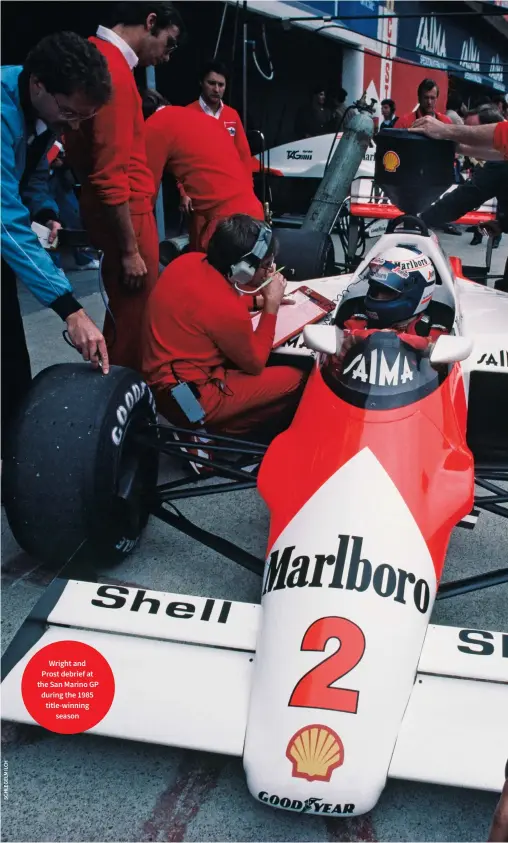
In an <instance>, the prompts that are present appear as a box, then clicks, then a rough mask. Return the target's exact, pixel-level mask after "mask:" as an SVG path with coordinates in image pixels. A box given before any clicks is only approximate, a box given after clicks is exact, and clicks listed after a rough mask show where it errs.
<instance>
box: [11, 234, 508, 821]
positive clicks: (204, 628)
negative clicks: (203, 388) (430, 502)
mask: <svg viewBox="0 0 508 843" xmlns="http://www.w3.org/2000/svg"><path fill="white" fill-rule="evenodd" d="M400 243H404V244H415V245H417V246H418V248H419V249H420V250H421V251H422V252H424V253H425V254H427V255H428V256H429V257H430V258H431V260H432V261H433V263H434V266H435V268H436V271H437V273H438V275H439V277H440V279H441V284H438V285H437V287H436V294H435V295H436V296H440V295H443V296H444V297H445V298H448V300H451V301H452V303H453V305H454V308H455V324H454V333H455V334H457V335H459V336H464V337H468V338H469V339H470V340H472V342H473V350H472V352H471V353H470V354H469V356H468V357H467V358H466V359H465V360H464V361H463V362H462V363H461V365H462V367H463V371H464V374H465V375H466V376H468V375H469V373H470V372H471V371H473V370H479V371H483V370H485V371H496V372H499V373H500V374H501V373H505V374H506V373H508V295H507V294H504V293H498V292H496V291H494V290H492V289H490V288H485V287H482V286H480V285H478V284H474V283H473V282H470V281H467V280H465V279H462V278H461V277H455V276H454V274H453V272H452V270H451V266H450V263H449V261H448V259H447V258H446V256H445V255H444V253H443V252H442V250H441V248H440V247H439V244H438V242H437V238H435V236H432V237H423V236H421V235H417V234H411V233H408V232H399V233H394V234H389V235H385V236H384V237H382V238H381V240H379V241H378V242H377V243H376V244H375V246H374V247H373V248H372V249H371V251H370V253H369V254H368V255H367V256H366V257H365V259H364V260H363V261H362V263H361V264H360V266H359V267H358V269H357V270H356V272H355V273H354V274H353V275H347V276H335V277H333V278H328V279H326V280H322V279H321V280H316V281H309V282H307V283H308V285H309V286H311V287H313V288H314V289H316V290H317V291H319V292H320V293H322V294H323V295H325V296H328V297H329V298H331V299H334V300H336V301H337V307H339V306H340V302H341V301H342V298H343V296H345V295H346V296H347V295H350V294H351V291H352V290H354V291H355V292H354V293H353V294H354V295H356V294H362V289H363V288H362V285H365V282H364V281H363V280H360V276H361V274H362V271H363V269H364V268H365V267H366V266H367V264H368V262H369V261H370V260H371V258H372V257H373V256H374V255H376V254H378V253H380V252H382V251H384V250H386V249H388V248H390V247H391V246H393V245H398V244H400ZM291 286H292V285H290V288H291ZM294 286H295V287H296V286H298V285H297V284H295V285H294ZM320 329H321V330H322V331H324V332H325V333H326V337H324V339H323V344H324V346H325V347H328V346H327V345H326V344H327V343H329V342H330V337H329V335H330V327H329V326H326V325H325V326H313V327H312V336H313V337H314V338H315V337H318V332H319V330H320ZM299 344H300V340H297V342H296V345H297V346H298V345H299ZM313 344H314V347H319V341H318V340H315V341H314V343H313ZM293 345H294V344H291V345H286V348H285V349H284V348H282V349H280V350H279V353H280V354H282V355H283V354H284V353H287V352H290V353H294V351H295V349H294V347H293ZM301 350H302V352H303V353H306V354H309V353H312V352H311V351H310V350H309V349H308V348H307V349H301ZM492 360H494V361H496V362H495V364H494V363H493V362H492ZM489 361H490V362H489ZM501 385H502V384H500V386H501ZM358 477H360V478H368V482H365V483H362V487H361V488H362V494H361V497H360V498H359V496H358V495H354V494H351V489H354V488H355V478H358ZM336 501H340V519H338V518H337V517H330V513H331V512H332V513H334V512H336V510H335V509H331V506H332V503H333V505H334V506H335V504H334V502H336ZM366 512H368V513H369V527H368V531H366V529H365V513H366ZM339 520H340V527H338V522H339ZM309 524H312V525H313V529H312V530H309ZM338 533H340V535H338ZM344 536H345V537H346V538H347V537H349V538H351V542H349V544H347V546H344V547H345V549H344V554H343V557H342V562H341V564H342V574H341V576H342V575H343V576H344V588H342V586H337V585H333V584H332V582H333V580H331V579H330V578H333V577H334V576H335V574H336V571H335V569H334V568H333V567H332V561H329V562H326V563H325V562H323V563H322V564H321V570H320V572H317V555H316V553H319V554H322V555H323V554H324V555H327V554H334V553H336V554H337V556H336V565H338V564H339V556H340V552H341V551H340V548H341V547H342V545H341V542H342V539H343V538H344ZM341 537H342V538H341ZM353 537H355V538H353ZM357 537H362V538H361V540H360V539H359V538H357ZM358 542H359V543H358ZM295 547H297V548H298V554H300V556H299V557H298V559H295V558H291V553H292V551H293V550H295ZM288 548H289V554H290V556H289V557H286V562H285V565H286V571H285V573H281V568H280V567H279V568H278V567H277V566H280V565H282V560H283V555H284V552H285V550H287V549H288ZM408 548H410V549H411V552H410V553H409V554H408ZM302 554H303V555H302ZM354 554H356V556H355V557H354ZM307 557H308V559H307ZM353 557H354V558H353ZM324 558H325V556H323V559H324ZM306 559H307V562H306V561H305V560H306ZM311 559H312V560H314V559H315V567H314V568H312V570H311V569H310V567H309V566H310V565H311V564H314V563H311V562H309V560H311ZM326 559H333V557H331V556H328V555H327V556H326ZM366 559H367V560H368V562H367V565H365V566H364V563H365V560H366ZM369 560H370V561H369ZM388 563H389V564H388ZM325 565H326V566H329V567H325ZM368 565H371V570H372V583H373V584H374V573H375V571H376V572H377V571H379V569H380V568H384V569H385V571H384V572H383V573H382V574H381V573H380V574H379V577H378V580H377V585H375V586H373V588H371V587H370V584H369V587H367V586H366V587H365V588H360V583H363V573H362V571H364V570H367V569H368ZM390 566H391V567H390ZM388 567H390V570H391V571H392V572H393V571H398V574H399V576H400V575H401V574H402V573H403V572H405V575H406V580H405V581H407V584H408V585H407V588H406V592H405V593H404V592H403V591H402V592H401V593H399V588H400V580H399V581H398V583H397V591H395V590H394V589H395V586H393V582H392V586H393V587H392V590H391V592H390V594H380V592H381V591H389V586H390V582H389V579H390V577H392V579H393V574H391V573H390V572H389V571H388V570H387V569H388ZM385 574H386V576H385ZM279 575H280V577H281V579H280V581H279V580H278V577H279ZM316 576H317V577H318V581H317V582H315V583H314V585H315V587H313V588H307V587H303V586H307V585H309V582H308V581H307V582H304V580H305V579H306V578H310V577H313V578H314V577H316ZM290 578H291V579H290ZM320 578H322V579H320ZM51 588H55V586H54V585H53V586H52V587H51ZM338 589H341V590H338ZM309 592H312V593H310V594H309ZM55 594H56V597H55V601H54V604H53V607H52V609H51V610H50V611H49V613H48V614H47V616H46V617H47V623H46V624H45V625H44V626H41V622H40V618H39V619H38V620H37V619H36V618H34V619H33V620H32V621H30V619H28V621H27V622H26V624H25V627H27V628H30V624H32V626H33V627H34V628H36V629H40V637H38V638H37V640H35V642H34V643H32V644H31V645H30V647H29V648H28V649H26V648H25V650H23V651H22V652H20V654H19V657H17V658H12V660H11V669H10V671H9V672H8V673H7V676H6V678H5V679H4V681H3V683H2V692H3V694H2V698H3V711H2V716H3V718H4V719H6V720H13V721H18V722H22V723H34V721H33V719H32V718H31V716H30V714H29V713H28V711H27V709H26V707H25V705H24V702H23V698H22V694H21V678H22V675H23V670H24V668H25V667H26V665H27V663H28V661H29V660H30V658H31V657H32V656H33V655H34V653H36V652H37V651H38V650H40V649H41V648H42V647H44V646H46V645H47V644H49V643H52V642H55V641H66V640H69V639H70V640H75V641H80V642H84V643H87V644H89V645H91V646H93V647H95V648H96V649H97V650H98V651H99V652H100V653H102V655H103V656H104V657H105V658H106V659H107V661H108V662H109V664H110V666H111V669H112V671H113V674H114V677H115V688H116V689H115V697H114V700H113V704H112V706H111V709H110V710H109V712H108V713H107V715H106V716H105V717H104V718H103V720H102V721H101V722H100V723H99V724H98V725H97V726H95V727H94V728H92V729H90V731H91V732H93V733H95V734H101V735H110V736H113V737H122V738H128V739H132V740H141V741H148V742H153V743H158V744H167V745H175V746H179V747H184V748H188V749H196V750H206V751H210V752H220V753H226V754H230V755H237V756H242V755H243V757H244V764H245V769H246V775H247V781H248V785H249V789H250V791H251V793H252V794H253V796H254V797H255V798H257V799H259V800H260V801H263V802H266V803H268V804H270V805H272V806H274V807H282V808H286V809H288V810H293V811H298V812H310V813H322V814H331V815H334V816H343V815H346V816H347V815H351V814H362V813H364V812H366V811H368V810H370V809H371V808H372V807H373V805H375V803H376V802H377V800H378V798H379V795H380V793H381V791H382V789H383V787H384V785H385V782H386V778H387V776H392V777H395V778H405V779H414V780H418V781H425V782H437V783H440V784H448V785H456V786H463V787H474V788H478V789H484V790H500V789H501V787H502V783H503V769H504V764H505V762H506V741H504V740H502V739H501V736H506V713H507V711H508V634H506V633H505V634H502V633H501V632H489V631H484V630H460V629H452V628H448V627H441V626H434V625H430V626H428V619H429V617H430V613H431V611H432V606H433V602H434V598H435V594H436V577H435V573H434V566H433V563H432V559H431V557H430V554H429V550H428V548H427V545H426V542H425V541H424V539H423V537H422V534H421V532H420V530H419V528H418V526H417V523H416V521H415V519H414V517H413V515H412V514H411V512H410V510H409V508H408V506H407V505H406V503H405V501H404V499H403V498H402V496H401V494H400V493H399V491H398V489H397V487H396V486H395V484H394V483H393V481H392V480H391V478H390V476H389V475H388V474H387V472H386V471H385V469H384V468H383V466H382V465H381V463H380V462H379V461H378V460H377V458H376V457H375V455H374V454H373V453H372V451H371V450H370V449H369V448H367V447H366V448H363V449H362V450H360V451H359V452H358V453H356V455H355V456H354V457H353V458H352V459H350V460H349V462H346V463H345V464H344V465H342V467H341V468H340V469H339V470H337V471H336V472H335V473H332V475H331V476H330V477H329V479H328V480H327V481H326V482H325V483H324V484H323V485H322V486H321V487H320V488H318V489H316V490H315V491H314V492H313V493H312V494H311V495H310V496H309V497H308V499H307V502H306V503H305V504H304V505H303V506H302V507H301V508H300V509H299V510H298V511H297V512H296V515H295V516H294V517H292V518H291V519H290V521H289V522H288V526H287V527H286V528H285V529H284V530H283V532H282V533H281V534H280V535H279V536H278V537H277V538H276V540H275V544H274V545H273V547H271V548H269V552H268V562H267V567H266V569H265V577H264V594H263V597H262V605H261V606H258V605H253V604H244V603H232V602H230V601H224V600H213V599H212V598H203V597H194V596H189V595H178V594H166V593H157V592H150V591H145V590H140V589H134V588H127V587H119V586H104V585H101V586H98V585H96V584H91V583H84V582H76V581H71V582H68V583H67V584H65V586H64V588H63V591H62V592H61V593H60V592H58V591H56V592H55ZM396 597H401V598H405V599H399V600H396ZM150 601H151V602H150ZM353 619H354V622H353ZM330 620H331V621H333V622H334V623H335V622H336V621H337V620H341V621H342V620H345V622H346V625H348V629H349V630H351V627H352V626H354V625H355V624H356V622H357V621H358V624H359V626H358V625H357V628H358V629H360V633H361V632H362V630H363V632H365V635H364V640H365V642H367V643H366V646H365V648H364V652H363V651H362V652H361V656H360V658H359V659H357V660H356V662H355V663H354V664H353V665H352V666H351V667H350V669H349V670H347V671H344V670H343V671H342V673H341V672H340V671H338V672H337V673H336V674H335V675H336V676H339V679H332V680H330V681H329V684H328V685H327V686H326V687H327V688H328V689H332V688H333V689H342V690H343V691H346V692H348V691H349V693H350V694H351V693H354V691H353V689H359V690H358V694H359V696H358V699H357V702H358V700H360V698H361V706H360V707H359V708H358V714H356V716H351V713H350V712H348V711H347V709H339V710H336V709H334V710H332V709H330V708H327V707H326V706H320V707H310V706H308V704H307V705H297V704H295V702H292V703H291V705H290V704H289V702H290V698H291V700H293V694H291V691H292V689H293V693H294V690H295V689H296V687H297V686H298V685H299V684H300V683H301V680H302V678H303V677H304V676H306V675H307V674H308V673H310V672H315V668H316V667H317V665H320V664H321V663H323V664H324V663H326V662H327V661H330V660H331V657H333V654H334V652H335V651H337V649H338V653H339V656H341V655H342V654H341V648H342V646H343V640H345V639H343V637H342V634H341V633H340V631H339V632H337V629H336V628H335V627H333V628H331V631H330V629H329V630H328V632H329V634H327V635H326V636H325V640H324V643H323V646H322V647H320V646H309V647H304V646H303V639H304V637H305V636H306V634H307V632H308V631H309V629H310V627H312V626H314V625H315V624H316V623H324V624H325V625H326V624H327V623H328V621H330ZM37 624H39V626H37ZM381 630H382V634H380V631H381ZM354 634H355V635H356V633H354ZM25 640H26V639H25ZM337 641H338V642H339V645H338V644H337ZM300 645H302V646H300ZM12 647H14V649H15V643H14V645H11V648H12ZM360 650H361V647H360ZM317 651H318V652H317ZM358 652H359V651H358ZM358 652H357V655H358ZM416 666H417V667H416ZM349 674H350V675H349ZM321 681H322V680H321ZM289 695H291V697H290V698H289ZM479 710H481V711H484V712H488V716H485V717H478V711H479ZM473 728H474V743H473V742H472V739H471V738H472V729H473ZM312 729H314V730H315V733H314V735H317V738H316V740H317V741H318V742H319V741H321V744H319V746H318V751H319V752H322V751H326V752H330V751H332V750H333V752H335V755H333V759H335V760H334V765H333V767H332V768H326V764H325V765H324V773H322V774H319V775H316V774H315V772H314V773H313V774H312V775H307V776H305V775H303V774H302V773H303V772H305V769H307V768H306V767H305V765H304V766H303V767H299V766H298V764H299V763H300V762H298V763H297V762H295V761H294V758H295V756H294V754H293V755H292V753H293V751H294V748H295V746H296V744H295V737H296V736H297V735H298V734H299V733H301V735H300V736H302V735H304V736H305V735H307V737H306V738H305V740H307V745H308V746H311V744H309V740H310V738H309V735H310V731H305V730H312ZM302 730H304V731H303V732H302ZM330 736H331V737H330ZM332 738H333V740H335V739H336V738H337V743H336V744H334V745H333V746H332V750H330V741H331V740H332ZM325 739H326V741H328V743H326V745H325V743H324V741H325ZM302 740H303V738H302ZM332 743H333V741H332ZM312 746H314V744H312ZM312 746H311V748H312ZM334 746H335V749H333V747H334ZM323 747H324V749H323ZM337 747H338V749H337ZM313 752H315V746H314V749H313ZM327 757H328V756H327ZM330 757H331V756H330ZM292 759H293V760H292ZM333 759H332V760H333ZM315 760H316V759H315V758H314V757H313V762H314V761H315ZM325 760H326V759H325ZM295 765H296V766H295ZM318 768H319V765H318ZM319 769H321V768H319ZM295 771H296V772H295Z"/></svg>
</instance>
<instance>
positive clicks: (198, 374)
mask: <svg viewBox="0 0 508 843" xmlns="http://www.w3.org/2000/svg"><path fill="white" fill-rule="evenodd" d="M169 110H171V109H169ZM274 253H275V236H274V235H273V234H272V231H271V229H270V228H269V227H268V226H267V225H266V224H265V223H262V222H259V221H257V220H254V219H252V218H251V217H248V216H246V215H243V214H236V215H234V216H232V217H228V218H227V219H224V220H221V222H220V223H219V225H218V226H217V229H216V231H215V233H214V235H213V237H212V238H211V240H210V243H209V245H208V252H207V255H206V256H205V255H202V254H200V253H198V252H189V253H188V254H185V255H181V256H180V257H178V258H176V259H175V260H174V261H172V262H171V263H170V264H169V266H167V267H166V269H165V270H164V272H163V273H162V275H161V276H160V278H159V281H158V283H157V286H156V287H155V289H154V291H153V292H152V294H151V296H150V299H149V302H148V306H147V308H146V312H145V325H144V335H143V336H144V354H143V375H144V377H145V379H146V381H147V383H148V384H149V385H150V387H151V389H152V390H153V392H154V395H155V400H156V402H157V407H158V409H159V412H160V413H162V414H163V415H164V416H165V417H166V418H167V419H168V420H169V421H170V422H171V423H172V424H174V425H176V426H182V427H188V428H190V429H192V428H194V429H196V424H191V421H190V420H188V419H187V418H186V416H185V415H184V412H183V410H182V408H181V405H180V404H179V403H178V401H177V400H176V397H175V395H174V393H173V389H174V387H176V386H177V385H178V384H179V383H180V384H184V385H185V389H184V390H183V392H186V391H187V394H188V392H189V390H191V391H192V393H193V394H194V396H195V397H196V398H197V400H198V401H199V403H200V405H201V407H202V409H203V411H204V417H203V419H202V422H201V423H200V424H202V425H204V426H205V428H206V431H208V432H212V433H221V434H226V435H228V436H245V435H247V436H250V435H251V434H252V435H254V434H259V433H260V430H261V429H262V430H263V431H264V432H265V433H267V434H269V435H270V436H274V435H276V434H277V433H280V432H281V431H282V430H284V429H285V428H286V427H287V426H288V425H289V424H290V422H291V420H292V417H293V415H294V413H295V411H296V408H297V406H298V402H299V400H300V397H301V395H302V392H303V389H304V385H305V380H306V375H305V373H304V372H302V371H299V370H298V369H297V368H293V367H292V366H290V365H275V366H269V367H267V366H266V363H267V360H268V357H269V354H270V352H271V350H272V346H273V340H274V335H275V323H276V320H277V313H278V310H279V307H280V305H281V304H282V301H283V297H284V290H285V286H286V281H285V279H284V278H283V276H282V275H280V273H277V272H276V271H275V267H274V264H273V258H274ZM238 288H239V289H240V292H239V290H238ZM244 289H249V290H250V291H255V290H256V289H261V295H262V297H263V308H262V313H261V318H260V320H259V324H258V325H257V327H256V328H255V329H254V327H253V325H252V319H251V315H250V314H249V311H248V307H247V302H246V300H245V299H246V298H247V299H250V295H248V296H247V297H244V296H242V295H241V292H242V291H243V290H244ZM187 387H188V389H187ZM205 436H206V434H205Z"/></svg>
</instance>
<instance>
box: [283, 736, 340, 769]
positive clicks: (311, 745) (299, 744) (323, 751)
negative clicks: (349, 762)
mask: <svg viewBox="0 0 508 843" xmlns="http://www.w3.org/2000/svg"><path fill="white" fill-rule="evenodd" d="M286 757H287V758H288V759H289V761H291V763H292V765H293V772H292V774H291V775H292V776H293V777H294V778H299V779H307V780H308V781H309V782H313V781H320V782H328V781H330V778H331V775H332V773H333V771H334V770H335V769H336V768H337V767H340V766H341V765H342V764H343V763H344V746H343V744H342V741H341V739H340V738H339V736H338V735H337V734H336V733H335V732H334V731H333V729H329V728H328V726H322V725H320V724H319V723H315V724H313V725H311V726H304V728H303V729H299V731H298V732H296V734H294V735H293V737H292V738H291V740H290V741H289V743H288V746H287V749H286Z"/></svg>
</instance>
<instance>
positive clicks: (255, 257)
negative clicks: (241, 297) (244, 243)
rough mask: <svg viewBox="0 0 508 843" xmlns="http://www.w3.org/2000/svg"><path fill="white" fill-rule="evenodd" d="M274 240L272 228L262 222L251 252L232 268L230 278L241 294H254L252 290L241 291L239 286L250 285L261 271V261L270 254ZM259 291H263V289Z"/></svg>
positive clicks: (229, 273)
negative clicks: (259, 270)
mask: <svg viewBox="0 0 508 843" xmlns="http://www.w3.org/2000/svg"><path fill="white" fill-rule="evenodd" d="M272 239H273V233H272V229H271V228H270V226H269V225H267V224H266V223H264V222H260V223H259V233H258V236H257V239H256V242H255V243H254V246H253V247H252V249H251V250H250V252H247V254H245V255H242V257H241V258H240V260H239V261H237V263H234V264H232V266H230V268H229V272H228V277H229V278H230V279H231V280H232V281H234V286H235V289H236V290H238V292H239V293H248V294H249V295H252V294H253V291H252V290H241V289H240V288H239V287H238V284H250V282H251V281H252V279H253V278H254V276H255V274H256V272H257V270H258V269H259V265H260V264H261V261H262V260H263V259H264V258H265V257H266V255H267V254H268V252H269V249H270V246H271V245H272ZM264 286H265V283H263V284H262V287H264ZM259 289H261V287H260V288H259Z"/></svg>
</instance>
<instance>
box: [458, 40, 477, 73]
mask: <svg viewBox="0 0 508 843" xmlns="http://www.w3.org/2000/svg"><path fill="white" fill-rule="evenodd" d="M460 64H461V67H465V68H466V70H472V71H474V72H475V73H481V70H480V50H479V49H478V47H477V46H476V44H475V41H474V38H472V37H471V38H468V39H467V41H464V43H463V44H462V50H461V53H460Z"/></svg>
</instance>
